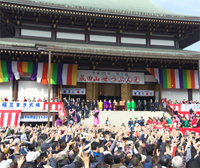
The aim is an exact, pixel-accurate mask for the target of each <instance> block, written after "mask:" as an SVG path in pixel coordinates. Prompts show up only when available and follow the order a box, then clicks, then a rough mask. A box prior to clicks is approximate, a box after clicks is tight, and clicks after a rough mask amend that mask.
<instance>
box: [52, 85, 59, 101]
mask: <svg viewBox="0 0 200 168" xmlns="http://www.w3.org/2000/svg"><path fill="white" fill-rule="evenodd" d="M56 97H58V85H53V99H55V98H56Z"/></svg>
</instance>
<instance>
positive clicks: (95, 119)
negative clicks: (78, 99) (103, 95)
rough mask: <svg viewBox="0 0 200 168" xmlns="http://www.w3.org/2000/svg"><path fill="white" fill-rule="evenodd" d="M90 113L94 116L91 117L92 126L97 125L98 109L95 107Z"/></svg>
mask: <svg viewBox="0 0 200 168" xmlns="http://www.w3.org/2000/svg"><path fill="white" fill-rule="evenodd" d="M92 115H93V116H94V118H93V126H97V125H99V110H97V108H96V107H95V108H94V110H93V112H92Z"/></svg>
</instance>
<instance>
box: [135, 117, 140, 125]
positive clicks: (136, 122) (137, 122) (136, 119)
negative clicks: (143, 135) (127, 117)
mask: <svg viewBox="0 0 200 168" xmlns="http://www.w3.org/2000/svg"><path fill="white" fill-rule="evenodd" d="M139 123H140V121H139V120H138V118H137V117H136V118H135V121H134V126H136V124H137V125H139Z"/></svg>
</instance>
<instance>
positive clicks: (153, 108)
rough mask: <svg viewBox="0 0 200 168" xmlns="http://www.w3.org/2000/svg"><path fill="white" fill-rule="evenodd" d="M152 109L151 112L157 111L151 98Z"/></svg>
mask: <svg viewBox="0 0 200 168" xmlns="http://www.w3.org/2000/svg"><path fill="white" fill-rule="evenodd" d="M150 109H151V112H152V111H154V112H155V105H154V102H153V100H152V99H151V100H150Z"/></svg>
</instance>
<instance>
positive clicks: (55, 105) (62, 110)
mask: <svg viewBox="0 0 200 168" xmlns="http://www.w3.org/2000/svg"><path fill="white" fill-rule="evenodd" d="M44 110H48V102H44ZM50 110H58V115H59V117H61V118H62V116H64V117H65V116H66V112H65V107H64V105H63V103H62V102H50Z"/></svg>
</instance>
